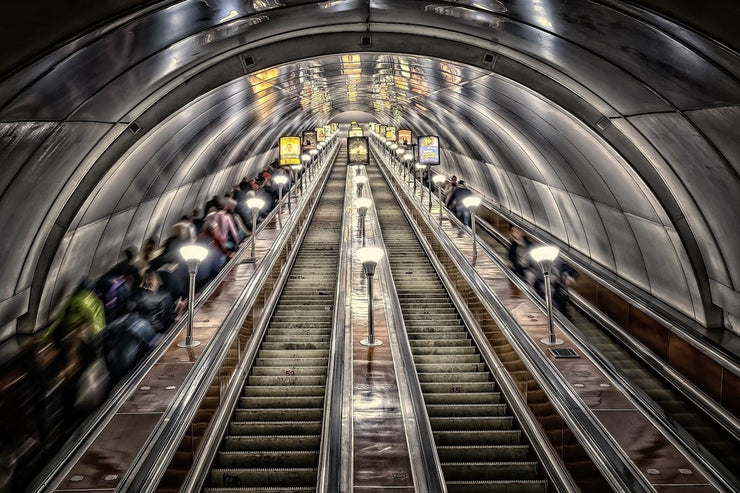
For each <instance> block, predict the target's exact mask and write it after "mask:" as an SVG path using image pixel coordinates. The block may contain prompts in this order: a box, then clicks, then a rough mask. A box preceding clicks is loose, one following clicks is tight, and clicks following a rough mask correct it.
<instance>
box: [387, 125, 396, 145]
mask: <svg viewBox="0 0 740 493" xmlns="http://www.w3.org/2000/svg"><path fill="white" fill-rule="evenodd" d="M385 138H386V140H389V141H391V142H395V141H396V127H388V128H386V129H385Z"/></svg>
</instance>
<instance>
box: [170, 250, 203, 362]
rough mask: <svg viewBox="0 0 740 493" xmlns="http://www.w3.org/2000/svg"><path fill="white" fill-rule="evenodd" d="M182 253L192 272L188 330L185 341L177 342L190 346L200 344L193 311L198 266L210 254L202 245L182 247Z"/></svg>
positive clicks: (180, 344) (184, 346)
mask: <svg viewBox="0 0 740 493" xmlns="http://www.w3.org/2000/svg"><path fill="white" fill-rule="evenodd" d="M180 255H181V256H182V258H183V259H185V262H187V264H188V273H189V274H190V286H189V289H190V291H189V294H188V332H187V335H186V336H185V341H181V342H178V343H177V346H178V347H183V348H189V347H195V346H199V345H200V341H194V340H193V311H194V305H195V275H196V274H197V273H198V266H199V265H200V263H201V262H203V259H205V258H206V256H207V255H208V249H207V248H205V247H202V246H200V245H185V246H184V247H182V248H180Z"/></svg>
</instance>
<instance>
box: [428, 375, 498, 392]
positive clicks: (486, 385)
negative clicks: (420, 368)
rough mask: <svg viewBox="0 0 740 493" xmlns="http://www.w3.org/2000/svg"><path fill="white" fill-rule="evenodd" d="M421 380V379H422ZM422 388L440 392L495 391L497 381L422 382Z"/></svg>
mask: <svg viewBox="0 0 740 493" xmlns="http://www.w3.org/2000/svg"><path fill="white" fill-rule="evenodd" d="M420 380H421V379H420ZM421 390H422V391H423V392H424V393H425V394H426V393H427V392H439V393H443V394H444V393H448V392H449V393H462V394H464V393H468V392H472V393H475V392H494V391H495V390H496V382H493V381H485V382H422V383H421Z"/></svg>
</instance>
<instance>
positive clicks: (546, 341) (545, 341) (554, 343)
mask: <svg viewBox="0 0 740 493" xmlns="http://www.w3.org/2000/svg"><path fill="white" fill-rule="evenodd" d="M540 342H541V343H542V344H547V345H548V346H559V345H560V344H563V342H564V341H563V340H562V339H558V338H557V337H556V338H555V339H553V340H552V341H551V340H550V338H549V337H545V338H544V339H541V340H540Z"/></svg>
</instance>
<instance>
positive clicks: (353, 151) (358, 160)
mask: <svg viewBox="0 0 740 493" xmlns="http://www.w3.org/2000/svg"><path fill="white" fill-rule="evenodd" d="M367 149H368V145H367V137H348V138H347V161H349V164H350V165H352V164H364V165H368V164H370V155H369V154H368V150H367Z"/></svg>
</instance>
